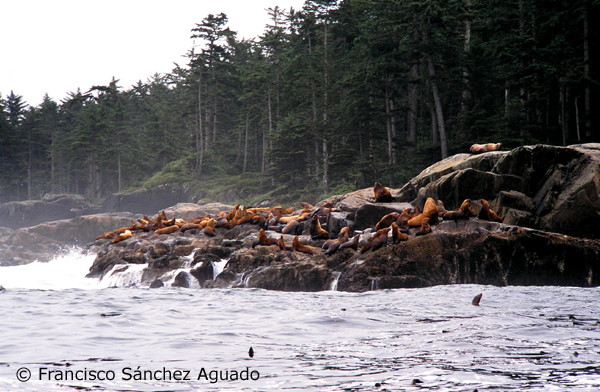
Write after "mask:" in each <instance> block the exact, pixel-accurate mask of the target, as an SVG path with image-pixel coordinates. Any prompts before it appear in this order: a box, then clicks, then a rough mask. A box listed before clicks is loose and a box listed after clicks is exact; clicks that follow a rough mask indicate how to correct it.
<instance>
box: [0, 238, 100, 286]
mask: <svg viewBox="0 0 600 392" xmlns="http://www.w3.org/2000/svg"><path fill="white" fill-rule="evenodd" d="M95 258H96V254H95V253H87V252H85V251H83V250H82V249H79V248H73V249H70V250H69V251H67V252H66V253H63V254H59V255H56V256H55V257H54V258H53V259H51V260H50V261H48V262H47V263H41V262H38V261H35V262H33V263H30V264H25V265H17V266H10V267H0V286H2V287H4V288H6V289H33V290H36V289H37V290H65V289H96V288H101V287H102V286H101V282H100V281H99V280H98V279H88V278H86V277H85V275H86V274H87V273H88V272H89V269H90V266H91V265H92V263H93V262H94V259H95Z"/></svg>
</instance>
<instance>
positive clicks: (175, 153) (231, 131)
mask: <svg viewBox="0 0 600 392" xmlns="http://www.w3.org/2000/svg"><path fill="white" fill-rule="evenodd" d="M599 10H600V2H599V1H598V0H573V1H566V0H554V1H542V0H515V1H510V2H507V1H482V0H449V1H448V0H445V1H442V0H389V1H373V0H342V1H334V0H307V1H306V2H305V5H304V7H303V8H302V9H301V10H282V9H280V8H278V7H275V8H273V9H269V10H268V12H269V15H270V18H271V22H270V23H269V25H268V26H266V30H265V33H264V35H262V36H260V37H257V38H256V39H253V40H238V38H237V37H236V33H235V32H233V31H231V30H230V29H229V28H228V26H227V22H228V21H227V16H226V15H224V14H219V15H208V16H207V17H206V18H204V19H203V20H202V21H200V23H198V24H197V25H196V26H190V27H192V28H191V34H192V37H193V38H194V40H195V41H194V42H195V43H196V46H195V47H193V48H192V50H190V52H189V53H188V54H187V55H188V56H187V58H188V62H187V64H185V65H177V66H176V67H175V68H174V69H173V70H172V72H171V73H169V74H165V75H162V74H156V75H154V76H153V77H152V78H150V79H149V80H147V81H146V82H141V81H140V82H138V83H137V84H136V85H134V86H131V87H130V88H128V89H124V88H123V87H122V86H119V84H118V82H119V81H118V80H116V79H113V80H112V81H110V82H109V83H108V84H107V85H106V86H92V87H91V88H90V89H89V90H88V91H86V92H84V93H82V92H81V91H77V92H73V93H70V94H68V96H67V97H65V98H64V99H62V100H61V101H60V103H57V102H55V101H54V100H52V99H51V98H50V97H45V98H44V101H43V102H42V103H41V104H40V105H38V106H35V107H34V106H29V105H27V104H26V103H25V101H24V99H23V97H21V96H19V95H17V94H16V93H11V94H9V95H8V96H7V97H6V98H3V97H0V201H2V202H6V201H9V200H24V199H35V198H39V197H40V196H42V195H43V194H45V193H50V192H51V193H62V192H69V193H78V194H83V195H86V196H87V197H89V198H91V199H95V200H98V199H101V198H103V197H106V196H107V195H109V194H112V193H115V192H123V191H127V190H132V189H136V188H138V187H141V186H148V187H152V186H157V185H159V184H163V183H177V184H182V185H186V186H187V187H189V188H190V189H192V191H194V192H195V193H196V194H198V195H199V196H200V197H201V198H204V199H206V200H222V201H235V200H240V201H244V200H245V201H247V202H250V203H259V202H261V201H263V200H269V201H270V202H272V203H286V202H294V201H298V200H300V199H302V200H306V201H309V202H316V201H317V200H319V199H321V198H323V197H325V196H328V195H332V194H337V193H345V192H349V191H352V190H355V189H359V188H363V187H369V186H372V185H373V183H374V182H375V181H376V180H379V181H381V182H382V183H384V184H385V185H386V186H388V187H398V186H401V185H402V184H403V183H405V182H406V181H407V180H409V179H410V178H411V177H412V176H414V175H415V174H417V173H418V172H419V171H420V170H422V169H423V168H424V167H426V166H427V165H430V164H431V163H433V162H435V161H437V160H439V159H442V158H444V157H446V156H448V155H451V154H455V153H458V152H467V151H468V148H469V146H470V145H471V144H472V143H486V142H502V143H503V145H504V147H505V148H512V147H516V146H518V145H521V144H531V143H539V142H542V143H549V144H557V145H566V144H572V143H580V142H590V141H597V140H598V139H600V132H599V131H598V125H599V123H600V118H599V113H598V111H592V108H593V107H594V105H597V103H598V98H596V97H598V96H600V95H599V93H600V89H599V83H598V65H597V64H598V61H597V60H598V53H596V52H595V51H594V50H593V48H597V47H598V45H597V43H598V38H599V37H598V27H597V26H600V24H599V23H597V22H598V21H599V19H600V18H599V17H600V13H599Z"/></svg>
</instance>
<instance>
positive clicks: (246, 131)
mask: <svg viewBox="0 0 600 392" xmlns="http://www.w3.org/2000/svg"><path fill="white" fill-rule="evenodd" d="M249 118H250V110H248V111H246V129H245V136H244V168H243V169H242V173H245V172H246V162H247V160H248V128H249V122H250V120H249Z"/></svg>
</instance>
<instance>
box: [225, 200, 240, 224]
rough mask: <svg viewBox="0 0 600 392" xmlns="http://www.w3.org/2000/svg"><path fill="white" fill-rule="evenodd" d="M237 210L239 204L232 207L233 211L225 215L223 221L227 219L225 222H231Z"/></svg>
mask: <svg viewBox="0 0 600 392" xmlns="http://www.w3.org/2000/svg"><path fill="white" fill-rule="evenodd" d="M239 208H240V205H239V204H236V205H235V206H233V209H232V210H231V211H229V212H228V213H227V215H226V216H225V219H227V221H231V220H233V218H234V217H235V214H236V213H237V211H238V209H239Z"/></svg>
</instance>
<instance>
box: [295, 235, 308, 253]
mask: <svg viewBox="0 0 600 392" xmlns="http://www.w3.org/2000/svg"><path fill="white" fill-rule="evenodd" d="M292 249H293V250H295V251H296V252H302V253H307V254H309V255H312V254H313V251H312V249H311V248H310V247H308V246H306V245H302V244H301V243H300V240H299V239H298V236H295V237H294V240H293V241H292Z"/></svg>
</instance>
